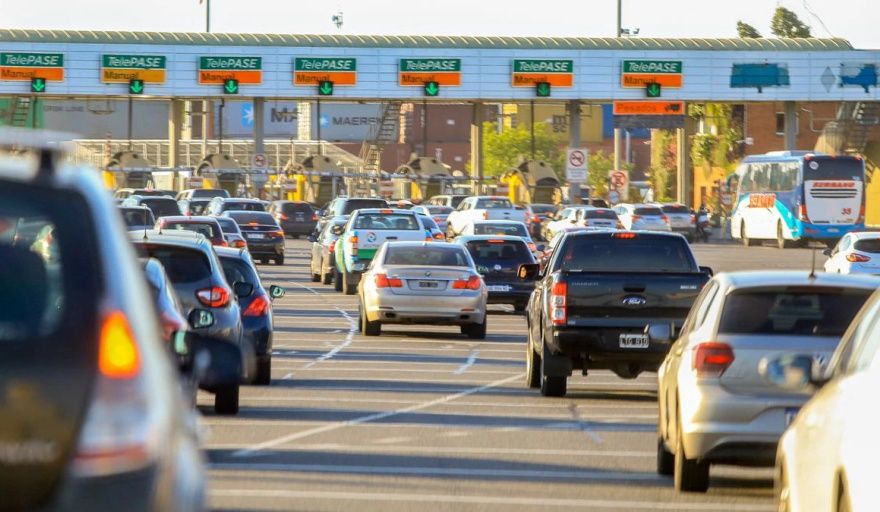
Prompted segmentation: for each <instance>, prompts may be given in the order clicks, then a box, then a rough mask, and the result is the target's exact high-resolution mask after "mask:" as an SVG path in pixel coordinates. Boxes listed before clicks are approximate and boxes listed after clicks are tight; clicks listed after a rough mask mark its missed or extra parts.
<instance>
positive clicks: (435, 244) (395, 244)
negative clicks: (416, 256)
mask: <svg viewBox="0 0 880 512" xmlns="http://www.w3.org/2000/svg"><path fill="white" fill-rule="evenodd" d="M384 245H386V246H387V247H388V248H392V247H424V248H430V247H441V248H443V247H453V248H458V249H464V248H463V247H461V246H460V245H458V244H449V243H444V242H428V241H423V242H406V241H397V242H385V244H384Z"/></svg>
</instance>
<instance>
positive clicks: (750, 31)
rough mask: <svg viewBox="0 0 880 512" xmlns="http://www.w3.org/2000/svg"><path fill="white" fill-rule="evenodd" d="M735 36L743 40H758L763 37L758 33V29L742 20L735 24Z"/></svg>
mask: <svg viewBox="0 0 880 512" xmlns="http://www.w3.org/2000/svg"><path fill="white" fill-rule="evenodd" d="M736 34H737V35H738V36H739V37H741V38H743V39H760V38H761V37H763V36H761V33H760V32H758V29H756V28H755V27H753V26H751V25H749V24H748V23H746V22H744V21H742V20H739V21H737V22H736Z"/></svg>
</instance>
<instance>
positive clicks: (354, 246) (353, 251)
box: [348, 235, 358, 256]
mask: <svg viewBox="0 0 880 512" xmlns="http://www.w3.org/2000/svg"><path fill="white" fill-rule="evenodd" d="M348 241H349V242H351V255H352V256H357V255H358V237H357V235H354V236H352V237H351V238H349V239H348Z"/></svg>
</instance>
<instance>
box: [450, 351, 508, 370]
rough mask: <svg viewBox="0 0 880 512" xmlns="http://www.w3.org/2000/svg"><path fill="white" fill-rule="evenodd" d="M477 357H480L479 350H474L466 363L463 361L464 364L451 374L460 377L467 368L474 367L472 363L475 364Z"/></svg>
mask: <svg viewBox="0 0 880 512" xmlns="http://www.w3.org/2000/svg"><path fill="white" fill-rule="evenodd" d="M479 356H480V351H479V350H476V349H474V350H472V351H471V353H470V355H469V356H468V358H467V361H465V363H464V364H463V365H461V366H459V367H458V369H457V370H455V371H454V372H452V373H454V374H455V375H461V374H462V373H464V372H466V371H468V368H470V367H471V366H473V365H474V363H476V362H477V358H478V357H479ZM480 373H487V372H480ZM491 373H500V372H491Z"/></svg>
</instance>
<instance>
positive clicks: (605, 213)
mask: <svg viewBox="0 0 880 512" xmlns="http://www.w3.org/2000/svg"><path fill="white" fill-rule="evenodd" d="M584 218H585V219H608V220H617V214H616V213H614V210H584Z"/></svg>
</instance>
